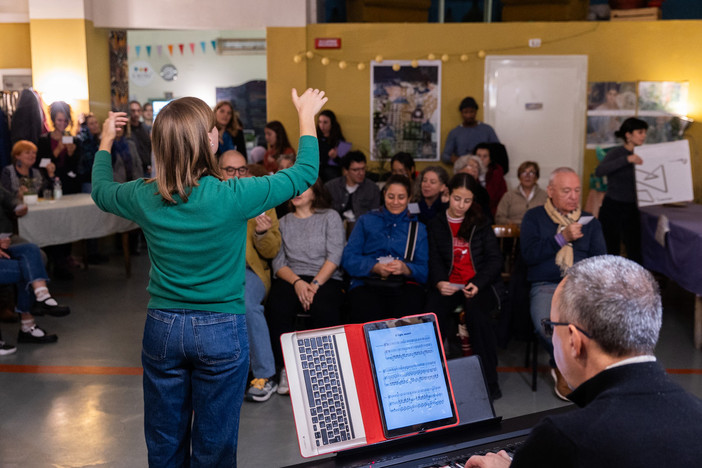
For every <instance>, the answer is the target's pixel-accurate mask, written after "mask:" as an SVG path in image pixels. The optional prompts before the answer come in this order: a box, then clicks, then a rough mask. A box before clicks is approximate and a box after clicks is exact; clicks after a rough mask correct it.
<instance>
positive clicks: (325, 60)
mask: <svg viewBox="0 0 702 468" xmlns="http://www.w3.org/2000/svg"><path fill="white" fill-rule="evenodd" d="M322 65H324V66H325V67H326V66H327V65H329V59H328V58H327V57H322Z"/></svg>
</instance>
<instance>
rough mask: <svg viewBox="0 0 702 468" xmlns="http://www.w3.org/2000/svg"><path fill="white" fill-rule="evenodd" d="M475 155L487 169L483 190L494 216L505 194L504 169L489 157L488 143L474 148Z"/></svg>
mask: <svg viewBox="0 0 702 468" xmlns="http://www.w3.org/2000/svg"><path fill="white" fill-rule="evenodd" d="M475 155H476V156H477V157H479V158H480V160H481V161H482V162H483V166H484V167H486V168H487V171H486V172H485V189H486V190H487V192H488V194H489V195H490V212H491V213H492V215H493V216H495V212H496V211H497V204H498V203H500V200H501V199H502V196H503V195H504V194H505V193H507V182H505V173H504V169H502V166H500V165H499V164H497V163H496V162H495V161H493V160H492V158H491V157H490V144H488V143H480V144H479V145H478V146H476V147H475Z"/></svg>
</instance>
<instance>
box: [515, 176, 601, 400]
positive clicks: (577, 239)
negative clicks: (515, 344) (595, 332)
mask: <svg viewBox="0 0 702 468" xmlns="http://www.w3.org/2000/svg"><path fill="white" fill-rule="evenodd" d="M546 193H547V195H548V200H547V201H546V204H545V205H544V206H539V207H536V208H532V209H530V210H529V211H527V212H526V214H525V215H524V219H523V220H522V226H521V238H520V244H521V251H522V256H523V259H524V262H525V263H526V265H527V279H528V281H529V283H531V292H530V295H531V301H530V308H531V318H532V321H533V323H534V329H535V330H536V331H537V332H538V334H539V337H540V341H541V342H542V344H543V345H544V347H545V348H546V350H547V351H548V352H549V355H550V357H551V359H550V365H551V375H552V376H553V378H554V381H555V386H554V391H555V392H556V395H557V396H558V397H559V398H561V399H563V400H567V399H566V397H567V396H568V394H569V393H570V389H569V387H568V384H567V383H566V381H565V379H564V378H563V376H562V375H561V373H560V372H559V371H558V369H557V368H556V364H555V361H554V359H553V344H552V343H551V338H550V337H547V336H546V335H545V334H544V333H543V330H542V328H541V320H542V319H544V318H546V319H548V318H549V313H550V310H551V299H552V298H553V293H554V292H555V291H556V287H557V286H558V283H559V282H560V281H561V279H562V278H563V276H564V275H565V273H566V271H567V270H568V268H569V267H571V266H573V264H574V263H577V262H579V261H580V260H583V259H585V258H589V257H594V256H596V255H604V254H606V253H607V247H606V245H605V241H604V236H603V235H602V226H601V225H600V223H599V221H597V219H594V218H593V217H592V216H591V215H590V214H589V213H586V212H583V211H581V209H580V201H581V187H580V177H579V176H578V174H576V173H575V171H574V170H572V169H570V168H568V167H560V168H558V169H555V170H554V171H553V172H552V173H551V176H550V177H549V182H548V187H547V188H546Z"/></svg>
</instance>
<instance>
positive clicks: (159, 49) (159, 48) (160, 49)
mask: <svg viewBox="0 0 702 468" xmlns="http://www.w3.org/2000/svg"><path fill="white" fill-rule="evenodd" d="M156 50H158V56H159V57H160V56H161V54H163V46H162V45H161V44H159V45H157V46H156Z"/></svg>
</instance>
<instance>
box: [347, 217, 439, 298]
mask: <svg viewBox="0 0 702 468" xmlns="http://www.w3.org/2000/svg"><path fill="white" fill-rule="evenodd" d="M413 220H416V217H414V216H412V215H410V214H409V211H407V210H405V211H404V212H402V213H400V214H397V215H395V214H392V213H390V212H389V211H388V210H386V209H385V208H381V209H379V210H374V211H371V212H370V213H366V214H365V215H363V216H361V217H360V218H359V219H358V221H357V222H356V226H355V227H354V228H353V232H351V236H349V242H348V243H347V244H346V248H344V255H343V257H342V259H341V264H342V266H343V267H344V269H345V270H346V272H347V273H348V274H349V275H351V287H350V288H349V289H353V288H355V287H356V286H360V285H361V284H363V278H365V277H367V276H370V274H371V270H372V269H373V267H374V266H375V264H376V263H378V257H384V256H387V255H392V256H393V257H395V258H398V259H403V258H404V256H405V248H406V246H407V235H408V233H409V227H410V221H413ZM428 257H429V252H428V248H427V230H426V227H425V226H424V225H423V224H422V223H419V224H418V228H417V243H416V245H415V248H414V261H413V262H411V263H407V266H408V267H409V269H410V271H411V272H412V275H411V276H410V277H409V279H411V280H412V281H415V282H417V283H420V284H424V283H426V281H427V268H428V262H429V258H428Z"/></svg>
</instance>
